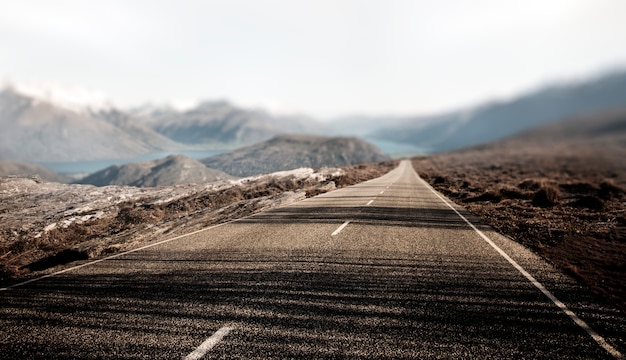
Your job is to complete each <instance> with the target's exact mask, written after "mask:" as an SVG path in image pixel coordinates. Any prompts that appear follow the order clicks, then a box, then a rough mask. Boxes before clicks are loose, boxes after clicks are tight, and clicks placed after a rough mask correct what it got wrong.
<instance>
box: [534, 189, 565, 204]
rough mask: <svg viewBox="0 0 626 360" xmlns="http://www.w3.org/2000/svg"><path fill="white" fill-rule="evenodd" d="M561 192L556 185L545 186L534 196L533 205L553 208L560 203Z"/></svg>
mask: <svg viewBox="0 0 626 360" xmlns="http://www.w3.org/2000/svg"><path fill="white" fill-rule="evenodd" d="M560 198H561V192H560V191H559V188H558V187H556V186H554V185H547V184H544V185H542V186H541V188H540V189H539V190H537V191H536V192H535V195H534V196H533V201H532V204H533V205H534V206H539V207H551V206H554V205H556V204H558V203H559V201H560Z"/></svg>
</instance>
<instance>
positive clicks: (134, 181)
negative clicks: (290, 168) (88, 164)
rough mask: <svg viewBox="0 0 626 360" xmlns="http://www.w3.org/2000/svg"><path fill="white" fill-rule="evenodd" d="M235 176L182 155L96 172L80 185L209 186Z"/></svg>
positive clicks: (84, 179) (117, 166) (111, 167)
mask: <svg viewBox="0 0 626 360" xmlns="http://www.w3.org/2000/svg"><path fill="white" fill-rule="evenodd" d="M232 178H233V177H232V176H230V175H228V174H225V173H223V172H222V171H219V170H214V169H209V168H207V167H206V166H204V165H203V164H202V163H200V162H198V161H196V160H194V159H191V158H188V157H186V156H182V155H170V156H168V157H166V158H163V159H158V160H154V161H148V162H142V163H130V164H124V165H114V166H110V167H108V168H106V169H104V170H101V171H98V172H96V173H93V174H91V175H89V176H87V177H85V178H83V179H81V180H80V181H78V182H77V183H79V184H91V185H96V186H107V185H129V186H138V187H156V186H167V185H178V184H187V183H206V182H212V181H218V180H228V179H232Z"/></svg>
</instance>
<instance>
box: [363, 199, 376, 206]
mask: <svg viewBox="0 0 626 360" xmlns="http://www.w3.org/2000/svg"><path fill="white" fill-rule="evenodd" d="M373 202H374V200H370V201H368V202H367V204H365V206H370V205H372V203H373Z"/></svg>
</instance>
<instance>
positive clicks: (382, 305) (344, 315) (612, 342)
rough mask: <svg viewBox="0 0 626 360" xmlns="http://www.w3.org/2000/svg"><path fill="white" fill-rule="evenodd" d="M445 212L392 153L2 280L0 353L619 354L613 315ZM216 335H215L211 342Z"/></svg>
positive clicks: (624, 340) (624, 327) (624, 344)
mask: <svg viewBox="0 0 626 360" xmlns="http://www.w3.org/2000/svg"><path fill="white" fill-rule="evenodd" d="M450 206H453V207H454V208H455V209H456V210H457V211H458V212H459V213H460V214H462V215H463V216H465V217H466V218H467V219H468V220H469V221H470V222H471V223H473V224H474V225H475V226H476V228H477V229H478V230H480V231H482V232H483V233H484V234H485V235H486V236H487V237H488V238H489V239H490V240H491V241H493V243H494V244H495V245H496V246H497V247H498V248H500V249H502V251H503V252H504V253H506V254H507V255H508V256H509V257H510V258H511V259H512V260H513V261H515V262H516V263H517V264H519V265H520V266H521V267H522V268H523V269H524V270H525V271H527V272H528V273H529V274H530V275H531V276H532V277H533V278H534V279H536V280H537V281H538V282H539V283H541V284H542V285H543V286H545V288H546V289H547V290H548V291H549V292H550V293H551V294H553V295H554V296H555V297H556V298H557V299H558V300H559V301H562V302H563V303H564V304H565V306H567V308H568V309H569V310H571V311H572V312H573V313H575V314H576V315H577V316H578V317H580V319H582V321H584V322H585V323H586V324H587V325H588V326H589V327H590V328H591V329H593V331H595V332H597V334H598V336H599V337H601V339H602V340H603V341H605V342H606V344H607V345H608V347H609V349H608V350H607V347H603V346H602V345H601V344H600V343H599V342H598V341H596V340H594V338H592V336H591V335H590V334H589V333H588V332H587V331H586V330H584V329H583V328H582V327H581V326H579V325H578V324H576V323H575V322H574V321H573V320H572V318H571V317H570V316H568V315H567V314H566V313H565V312H564V311H563V310H562V309H560V308H559V307H557V306H556V305H555V303H554V302H553V300H551V299H549V298H548V297H547V296H546V295H544V293H542V292H541V291H540V290H539V289H538V288H537V287H536V286H535V285H534V284H532V283H531V282H530V281H529V280H528V278H527V277H525V276H524V275H523V274H522V273H521V272H520V271H519V270H518V269H516V268H515V267H514V266H513V265H512V264H511V263H510V262H509V261H508V260H507V259H505V258H504V257H503V256H502V255H501V254H499V253H498V252H497V251H496V250H495V249H494V247H492V246H491V245H490V244H489V243H488V242H487V241H485V239H483V238H482V237H481V236H480V235H479V234H478V233H477V232H476V230H474V229H472V228H471V227H470V226H469V225H468V224H467V223H466V222H465V220H463V219H462V218H461V217H460V216H459V214H457V213H456V212H455V211H453V210H452V208H451V207H450ZM450 206H449V205H447V204H446V203H445V202H444V201H443V200H442V199H440V198H439V197H437V195H435V193H434V192H433V191H432V190H431V189H430V188H429V187H428V186H427V185H426V184H425V183H424V182H422V181H421V179H419V177H418V176H417V174H416V173H415V171H414V169H413V168H412V167H411V164H410V162H408V161H403V162H402V163H401V164H400V166H399V167H398V168H396V169H395V170H393V171H391V172H390V173H388V174H387V175H385V176H383V177H381V178H378V179H375V180H371V181H368V182H365V183H362V184H359V185H356V186H352V187H349V188H345V189H341V190H337V191H333V192H330V193H326V194H324V195H321V196H317V197H314V198H311V199H308V200H305V201H302V202H299V203H297V204H293V205H290V206H286V207H282V208H278V209H274V210H271V211H267V212H264V213H261V214H258V215H256V216H252V217H248V218H244V219H241V220H238V221H235V222H231V223H228V224H224V225H221V226H217V227H213V228H210V229H206V230H203V231H200V232H196V233H194V234H192V235H188V236H184V237H180V238H177V239H176V240H173V241H170V242H166V243H162V244H159V245H156V246H152V247H149V248H145V249H143V250H140V251H134V252H130V253H127V254H123V255H121V256H117V257H114V258H111V259H107V260H105V261H101V262H97V263H94V264H90V265H87V266H84V267H81V268H77V269H70V270H69V271H66V272H64V273H61V274H57V275H54V276H50V277H47V278H43V279H38V280H36V281H33V282H29V283H26V284H22V285H20V284H18V285H17V286H15V287H12V288H8V289H7V288H4V289H3V290H2V291H0V358H2V359H183V358H185V357H186V356H189V357H188V358H189V359H191V358H203V359H255V358H257V359H303V358H305V359H615V358H620V356H622V355H621V354H624V349H626V336H625V335H626V319H625V317H624V314H623V313H621V312H619V311H618V310H616V309H615V308H613V307H611V306H609V305H607V304H605V303H604V302H603V301H602V300H600V299H598V298H597V297H595V296H594V295H593V294H592V293H591V292H590V291H589V289H587V288H586V287H584V286H582V285H580V284H577V283H576V282H575V281H574V280H572V279H571V278H569V277H568V276H566V275H564V274H563V273H561V272H559V271H558V270H556V269H555V268H554V267H552V266H551V265H550V264H548V263H546V262H545V261H543V260H542V259H540V258H539V257H538V256H536V255H535V254H533V253H532V252H530V251H529V250H527V249H525V248H524V247H523V246H521V245H519V244H517V243H515V242H514V241H512V240H510V239H507V238H506V237H503V236H501V235H499V234H497V233H495V232H494V231H493V230H492V229H490V228H488V227H486V226H484V225H482V224H481V223H480V221H479V220H478V219H476V218H475V217H473V216H471V215H470V214H469V213H467V212H466V211H465V210H464V209H462V208H459V207H458V206H456V205H450ZM346 222H348V224H347V225H346V226H345V227H343V228H342V229H341V231H339V232H338V233H336V235H331V234H332V233H333V232H336V231H337V230H338V228H339V227H340V226H341V225H342V224H344V223H346ZM216 332H217V333H219V334H220V337H219V338H212V336H214V334H216ZM207 339H211V340H209V341H207ZM205 341H207V343H206V344H205V345H204V346H201V344H203V343H204V342H205ZM207 344H209V345H207ZM610 349H612V351H611V350H610ZM192 354H193V355H192ZM193 356H195V357H193Z"/></svg>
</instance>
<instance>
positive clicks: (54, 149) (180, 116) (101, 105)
mask: <svg viewBox="0 0 626 360" xmlns="http://www.w3.org/2000/svg"><path fill="white" fill-rule="evenodd" d="M54 94H55V93H54V92H45V91H44V92H41V91H39V92H38V93H37V92H29V91H25V90H24V89H23V88H21V87H19V86H13V87H12V86H8V87H6V88H5V89H4V90H3V91H1V92H0V157H1V158H3V159H7V160H12V161H22V162H30V163H55V162H77V161H95V160H110V159H128V158H137V157H141V156H145V155H149V154H155V153H176V152H179V151H183V150H198V149H201V150H204V149H208V148H210V149H220V150H224V149H236V148H238V147H242V146H251V145H252V144H257V143H260V142H263V141H266V140H269V139H272V138H273V137H275V136H277V135H282V134H292V133H306V134H316V135H320V134H321V135H326V136H336V135H337V134H341V135H343V136H353V135H358V136H362V137H364V138H365V139H367V140H368V141H370V142H373V143H374V144H380V146H381V147H383V146H384V149H383V150H386V151H387V152H389V153H391V152H393V151H392V150H390V149H391V148H392V147H394V146H395V147H396V148H401V146H400V145H402V144H409V145H412V146H414V148H415V149H416V148H420V149H422V150H424V151H427V152H442V151H448V150H452V149H458V148H462V147H467V146H473V145H476V144H483V143H488V142H492V141H495V140H498V139H502V138H505V137H508V136H511V135H514V134H517V133H520V132H523V131H528V130H531V129H533V128H535V127H539V126H542V125H545V124H549V123H553V122H556V121H558V120H561V119H563V118H568V117H571V116H576V115H580V114H584V113H592V112H598V111H605V110H610V109H618V108H626V71H622V72H614V73H611V74H608V75H606V76H602V77H597V78H593V79H589V80H586V81H579V82H572V83H569V84H561V85H553V86H549V87H545V88H543V89H540V90H537V91H532V92H528V93H527V94H525V95H522V96H519V97H516V98H513V99H511V100H507V101H498V102H489V103H485V104H482V105H479V106H475V107H473V108H469V109H464V110H459V111H451V112H447V113H442V114H439V115H434V116H414V117H385V116H353V117H347V118H343V119H337V120H336V121H334V122H332V123H320V122H317V121H315V120H313V119H311V118H308V117H306V116H276V115H272V114H270V113H269V112H266V111H263V110H251V109H243V108H239V107H237V106H235V105H232V104H230V103H228V102H225V101H214V102H204V103H201V104H200V105H198V106H196V107H194V108H191V109H188V110H177V109H175V108H173V107H168V106H149V105H146V106H142V107H139V108H135V109H131V110H120V109H118V108H115V107H114V106H113V105H111V104H110V103H108V102H106V101H104V100H103V98H102V97H93V96H87V94H85V93H79V95H80V96H74V97H73V96H70V94H63V96H53V95H54ZM81 99H89V100H90V102H88V103H84V104H83V103H81V102H80V100H81ZM416 101H417V100H416ZM314 138H315V137H311V138H308V140H306V139H307V137H306V136H304V137H301V139H300V140H302V141H304V142H308V143H309V145H307V146H308V148H306V146H304V147H300V148H297V150H294V152H293V153H287V152H281V151H282V150H280V151H278V152H279V153H282V154H283V155H282V156H283V158H284V161H285V164H284V165H285V166H287V167H289V166H294V165H297V166H324V165H332V166H337V165H342V164H348V163H355V162H360V161H377V160H371V159H374V158H376V159H380V157H368V155H367V154H370V155H371V154H374V153H376V154H377V156H378V155H381V154H380V151H378V150H376V151H373V150H371V149H370V148H367V147H365V146H362V147H360V149H362V150H363V151H364V152H365V153H364V154H366V155H364V156H362V157H360V158H359V157H357V156H355V155H353V154H352V153H350V155H348V153H343V152H342V151H343V150H341V146H339V145H336V144H332V141H330V140H324V141H321V142H320V141H313V140H311V139H314ZM288 139H289V137H279V138H276V139H273V140H272V141H271V142H269V143H263V144H259V145H258V147H249V148H245V149H241V150H239V151H235V152H232V153H229V154H228V156H229V157H227V156H226V155H224V157H223V159H230V161H233V163H232V164H231V165H229V164H228V163H227V162H226V160H224V161H220V160H219V159H221V158H220V157H219V156H218V157H215V158H211V159H205V160H204V161H203V162H204V163H205V164H209V166H212V165H211V164H213V163H215V164H216V165H219V166H220V169H222V170H224V171H226V172H229V173H231V174H233V175H236V176H245V175H244V174H251V173H263V172H268V171H275V170H277V169H279V168H281V169H282V168H284V167H281V166H279V165H280V161H279V160H275V163H274V164H273V165H268V164H267V163H258V164H257V163H256V161H257V160H258V157H255V156H257V155H259V156H260V155H261V154H262V153H265V152H267V151H270V150H267V149H271V148H274V149H275V148H277V147H279V148H281V149H287V148H289V147H288V146H287V143H289V141H288ZM281 141H282V143H281ZM352 141H353V143H352V144H353V145H354V146H357V145H356V144H357V143H356V140H355V139H353V140H352ZM344 145H345V144H344ZM342 146H343V145H342ZM359 146H361V145H359ZM261 148H263V149H264V150H263V151H261V150H260V149H261ZM266 148H267V149H266ZM305 148H306V150H304V149H305ZM251 149H252V150H254V151H258V152H259V154H254V153H250V151H251ZM331 149H334V150H337V151H338V153H337V154H336V155H333V156H334V157H331V156H330V155H328V154H327V153H328V152H329V151H331ZM305 151H309V152H311V155H310V157H309V158H305V157H304V155H303V154H304V152H305ZM396 151H400V150H396ZM401 152H403V153H404V154H405V155H409V154H410V150H406V149H405V148H402V150H401ZM245 154H247V155H245ZM244 155H245V156H249V157H250V159H256V160H245V159H243V158H242V157H243V156H244ZM294 159H298V160H294ZM307 159H308V160H307ZM311 159H316V160H311ZM330 160H332V161H330ZM339 160H341V161H343V162H337V161H339ZM327 161H328V162H327ZM261 164H262V165H261ZM241 169H248V170H241ZM16 171H17V170H16Z"/></svg>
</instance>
